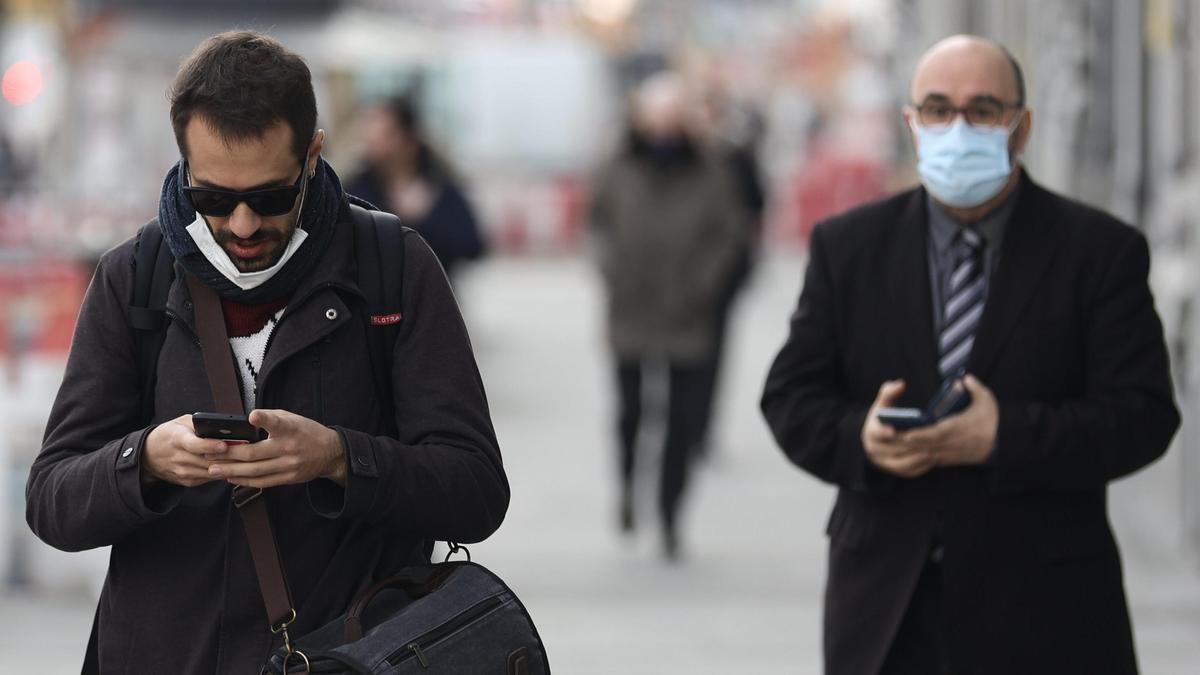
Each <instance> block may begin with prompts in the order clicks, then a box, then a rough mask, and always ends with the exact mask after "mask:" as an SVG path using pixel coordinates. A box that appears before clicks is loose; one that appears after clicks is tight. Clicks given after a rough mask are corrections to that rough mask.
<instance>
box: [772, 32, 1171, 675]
mask: <svg viewBox="0 0 1200 675" xmlns="http://www.w3.org/2000/svg"><path fill="white" fill-rule="evenodd" d="M904 119H905V121H906V122H907V124H908V126H909V128H910V129H911V131H912V136H913V142H914V144H915V146H916V149H917V158H918V163H917V168H918V173H919V174H920V177H921V183H922V185H921V186H920V187H918V188H916V189H913V190H910V191H907V192H904V193H901V194H899V195H896V196H893V197H891V198H888V199H884V200H882V201H879V202H875V203H872V204H867V205H865V206H862V207H859V208H857V209H855V210H853V211H850V212H847V213H844V214H841V215H838V216H835V217H833V218H830V219H829V220H827V221H825V222H822V223H820V224H818V225H817V226H816V228H815V229H814V231H813V235H812V241H811V245H810V261H809V264H808V269H807V271H806V274H805V280H804V288H803V291H802V292H801V294H800V301H799V305H798V307H797V309H796V311H795V313H794V314H793V315H792V318H791V333H790V335H789V337H788V340H787V342H786V343H785V344H784V346H783V349H782V350H781V351H780V353H779V355H778V357H777V358H776V360H775V363H774V365H773V366H772V368H771V371H770V374H769V375H768V377H767V383H766V388H765V392H764V394H763V397H762V410H763V413H764V415H765V416H766V419H767V421H768V423H769V424H770V427H771V429H772V431H773V433H774V435H775V438H776V440H777V441H778V443H779V445H780V446H781V447H782V448H783V450H784V452H785V453H786V454H787V456H788V458H789V459H791V461H793V462H794V463H796V464H797V465H799V466H800V467H801V468H802V469H804V470H805V471H808V472H809V473H811V474H813V475H814V476H816V477H817V478H819V479H821V480H823V481H826V482H829V483H833V484H835V485H837V486H838V495H837V501H836V503H835V504H834V507H833V513H832V514H831V516H830V519H829V526H828V528H827V533H828V535H829V540H830V543H829V567H828V569H829V572H828V574H829V576H828V581H827V584H826V592H825V640H824V645H825V671H826V672H827V673H831V674H836V675H875V674H877V673H884V674H893V673H919V674H921V675H928V674H930V673H953V674H954V675H962V674H964V673H980V674H987V673H995V674H997V675H999V674H1004V675H1012V674H1015V673H1020V674H1022V675H1029V674H1031V673H1053V674H1055V675H1063V674H1065V673H1105V674H1114V673H1115V674H1123V673H1136V672H1137V663H1136V659H1135V657H1134V649H1133V640H1132V635H1131V629H1130V622H1129V616H1128V610H1127V606H1126V601H1125V593H1124V589H1123V585H1122V580H1121V562H1120V558H1119V556H1118V552H1117V546H1116V543H1115V541H1114V538H1113V534H1112V531H1111V530H1110V528H1109V524H1108V514H1107V507H1106V500H1107V492H1106V491H1107V485H1108V483H1109V481H1112V480H1115V479H1117V478H1120V477H1122V476H1125V475H1127V474H1130V473H1132V472H1134V471H1137V470H1138V469H1140V468H1142V467H1144V466H1146V465H1147V464H1149V463H1150V462H1152V461H1154V460H1155V459H1157V458H1158V457H1159V456H1161V455H1162V453H1163V452H1164V451H1165V450H1166V448H1167V445H1168V443H1169V442H1170V440H1171V438H1172V436H1173V435H1174V433H1175V431H1176V429H1177V427H1178V425H1179V414H1178V411H1177V410H1176V407H1175V402H1174V399H1173V392H1172V386H1171V380H1170V374H1169V366H1168V360H1167V352H1166V348H1165V346H1164V343H1163V335H1162V327H1161V324H1160V322H1159V318H1158V316H1157V314H1156V313H1155V310H1154V301H1153V298H1152V297H1151V293H1150V289H1149V287H1148V285H1147V274H1148V270H1149V265H1150V260H1149V250H1148V248H1147V245H1146V241H1145V239H1144V238H1143V237H1142V235H1141V234H1140V233H1138V231H1137V230H1135V229H1133V228H1132V227H1130V226H1128V225H1126V224H1123V223H1121V222H1118V221H1117V220H1115V219H1114V218H1113V217H1111V216H1109V215H1107V214H1105V213H1103V212H1101V211H1098V210H1096V209H1093V208H1090V207H1087V206H1084V205H1083V204H1079V203H1077V202H1074V201H1071V200H1069V199H1066V198H1064V197H1062V196H1059V195H1055V194H1053V193H1051V192H1048V191H1047V190H1045V189H1043V188H1042V187H1040V186H1038V185H1037V184H1036V183H1035V182H1034V181H1033V180H1032V179H1031V178H1030V177H1029V175H1028V172H1027V171H1025V170H1024V169H1023V168H1022V167H1021V166H1020V164H1019V163H1018V161H1017V158H1019V157H1020V155H1021V153H1022V151H1023V150H1024V148H1025V147H1026V143H1027V142H1028V141H1029V138H1030V131H1031V129H1032V117H1031V115H1030V111H1029V109H1028V108H1027V107H1026V102H1025V91H1024V83H1023V78H1022V75H1021V71H1020V66H1019V65H1018V64H1017V62H1016V61H1015V60H1014V59H1013V58H1012V57H1011V55H1010V54H1009V53H1008V52H1007V51H1006V50H1005V49H1004V48H1003V47H1001V46H1000V45H997V44H995V43H993V42H990V41H987V40H983V39H980V38H976V37H971V36H956V37H952V38H949V39H946V40H944V41H942V42H940V43H938V44H937V45H935V46H934V47H933V48H932V49H930V50H929V52H928V53H926V54H925V55H924V57H923V58H922V59H921V61H920V63H919V64H918V67H917V69H916V72H915V74H914V76H913V80H912V88H911V102H910V104H909V105H908V106H906V108H905V111H904ZM947 388H948V389H949V390H950V391H951V393H952V394H956V393H959V392H964V391H965V392H966V393H967V394H969V396H968V397H966V398H968V399H969V402H968V403H967V404H966V407H965V408H963V409H961V410H960V411H958V412H951V413H948V414H947V413H944V412H943V413H942V414H940V415H939V414H931V413H930V412H929V411H928V410H927V408H928V403H929V402H931V399H932V398H933V397H934V396H935V395H936V394H937V393H938V392H939V391H944V390H946V389H947ZM884 409H888V410H884ZM897 409H898V410H897ZM906 409H907V410H906ZM914 409H915V410H914Z"/></svg>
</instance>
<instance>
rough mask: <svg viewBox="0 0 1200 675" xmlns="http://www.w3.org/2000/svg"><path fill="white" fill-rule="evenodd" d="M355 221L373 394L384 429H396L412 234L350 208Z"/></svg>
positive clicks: (382, 216)
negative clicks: (395, 359)
mask: <svg viewBox="0 0 1200 675" xmlns="http://www.w3.org/2000/svg"><path fill="white" fill-rule="evenodd" d="M350 212H351V214H352V215H353V221H354V247H355V257H356V258H357V260H358V284H359V287H360V288H361V289H362V291H363V294H364V295H365V296H366V306H365V308H364V309H365V312H364V314H365V317H364V318H365V320H366V330H367V352H368V355H369V356H370V359H371V374H372V376H373V377H374V379H375V393H376V395H377V396H379V399H380V401H382V403H383V410H384V417H385V418H386V425H387V428H388V429H389V430H390V431H392V432H393V433H394V432H395V431H396V429H395V426H396V422H395V419H396V418H395V398H394V397H393V395H392V352H393V350H394V348H395V346H396V339H397V338H398V337H399V335H400V325H401V322H402V321H403V318H404V316H403V314H402V313H401V301H402V298H403V297H404V239H405V236H406V235H407V233H408V232H409V231H410V230H408V228H406V227H404V226H403V225H401V224H400V219H399V218H397V217H396V216H393V215H392V214H390V213H384V212H383V211H376V210H367V209H365V208H361V207H358V206H351V207H350Z"/></svg>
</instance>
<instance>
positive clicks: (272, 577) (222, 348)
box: [187, 274, 296, 632]
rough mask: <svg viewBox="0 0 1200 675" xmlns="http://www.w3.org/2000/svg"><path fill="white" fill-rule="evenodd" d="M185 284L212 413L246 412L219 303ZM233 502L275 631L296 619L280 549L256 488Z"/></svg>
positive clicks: (197, 285)
mask: <svg viewBox="0 0 1200 675" xmlns="http://www.w3.org/2000/svg"><path fill="white" fill-rule="evenodd" d="M187 284H188V291H190V292H191V295H192V304H193V306H194V307H195V311H196V335H197V337H199V338H200V351H201V353H202V354H203V355H204V370H205V371H206V372H207V373H208V384H209V386H210V387H211V388H212V394H213V402H214V403H215V404H216V406H217V410H216V411H215V412H224V413H243V414H244V413H245V412H246V411H245V409H244V408H243V406H242V396H241V394H240V393H239V390H238V386H237V379H236V377H237V375H236V374H235V373H234V372H233V358H232V357H231V356H230V352H229V336H228V335H227V334H226V332H225V316H224V314H223V313H222V311H221V301H220V299H218V298H217V294H216V293H215V292H213V290H212V289H211V288H209V287H208V286H206V285H205V284H204V283H203V282H201V281H200V280H199V279H197V278H196V277H194V276H192V275H190V274H189V275H187ZM233 504H234V506H236V507H237V510H238V513H240V514H241V516H242V525H243V526H244V527H245V529H246V539H247V540H248V541H249V542H250V556H251V557H252V558H253V559H254V572H255V574H257V575H258V588H259V590H260V591H262V596H263V604H265V605H266V608H267V619H268V620H269V621H270V622H271V630H272V632H280V631H281V630H283V629H285V628H286V627H287V625H288V624H289V623H291V622H292V621H293V620H295V618H296V611H295V609H293V608H292V597H291V594H290V593H289V592H288V585H287V577H285V576H284V574H283V562H282V560H281V558H280V557H279V546H278V545H276V543H275V533H274V532H273V531H272V530H271V519H270V517H269V516H268V515H267V502H266V500H264V499H262V490H260V489H256V488H246V487H235V488H234V489H233Z"/></svg>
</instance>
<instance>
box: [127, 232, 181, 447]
mask: <svg viewBox="0 0 1200 675" xmlns="http://www.w3.org/2000/svg"><path fill="white" fill-rule="evenodd" d="M133 273H134V284H133V302H132V303H131V304H130V306H129V325H130V326H131V327H132V328H133V329H134V331H133V340H134V350H135V352H136V354H137V362H138V375H139V380H140V381H141V384H142V388H141V392H142V421H143V422H145V423H147V424H149V423H150V421H151V420H152V419H153V418H154V388H155V384H156V381H157V371H158V353H159V352H160V351H162V344H163V340H164V339H165V338H166V335H167V331H166V327H167V317H166V307H167V294H168V293H169V292H170V290H171V282H172V281H173V280H174V278H175V256H174V255H173V254H172V253H171V249H170V248H169V247H167V246H164V245H163V234H162V229H161V228H160V227H159V226H158V219H154V220H151V221H150V222H148V223H146V224H145V225H143V226H142V228H141V229H140V230H138V236H137V245H136V247H135V249H134V258H133Z"/></svg>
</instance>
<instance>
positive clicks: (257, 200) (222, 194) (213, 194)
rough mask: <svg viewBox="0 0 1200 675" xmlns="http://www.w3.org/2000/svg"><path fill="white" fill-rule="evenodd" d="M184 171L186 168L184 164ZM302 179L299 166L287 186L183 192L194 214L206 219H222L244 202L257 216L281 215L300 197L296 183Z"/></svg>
mask: <svg viewBox="0 0 1200 675" xmlns="http://www.w3.org/2000/svg"><path fill="white" fill-rule="evenodd" d="M185 169H186V165H185ZM303 180H304V166H303V165H301V166H300V175H299V176H296V182H295V183H292V184H291V185H281V186H279V187H268V188H261V189H258V190H247V191H246V192H237V191H235V190H224V189H221V188H210V187H191V186H188V187H185V188H183V193H184V194H185V195H187V198H188V201H190V202H191V203H192V208H194V209H196V212H197V213H200V214H203V215H206V216H216V217H218V218H223V217H225V216H228V215H229V214H231V213H233V210H234V209H236V208H237V206H238V204H241V203H243V202H245V204H246V206H249V207H250V208H251V209H252V210H253V211H254V212H255V213H257V214H258V215H260V216H282V215H283V214H285V213H288V212H289V211H291V210H292V207H293V206H295V205H296V196H297V195H299V194H300V183H301V182H302V181H303Z"/></svg>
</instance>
